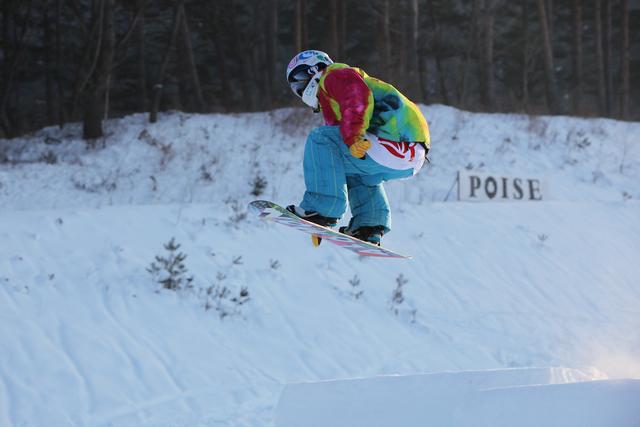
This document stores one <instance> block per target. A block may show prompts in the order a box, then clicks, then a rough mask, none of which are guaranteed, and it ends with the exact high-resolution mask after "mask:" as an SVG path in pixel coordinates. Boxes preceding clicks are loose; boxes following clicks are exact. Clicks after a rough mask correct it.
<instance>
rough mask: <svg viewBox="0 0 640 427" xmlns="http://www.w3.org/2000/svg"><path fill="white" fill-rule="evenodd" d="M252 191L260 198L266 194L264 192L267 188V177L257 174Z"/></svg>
mask: <svg viewBox="0 0 640 427" xmlns="http://www.w3.org/2000/svg"><path fill="white" fill-rule="evenodd" d="M251 185H252V187H253V188H252V190H251V194H252V195H254V196H256V197H258V196H260V195H262V194H263V193H264V190H265V189H266V188H267V180H266V178H265V177H263V176H262V175H260V173H257V174H256V176H255V177H254V178H253V182H252V183H251Z"/></svg>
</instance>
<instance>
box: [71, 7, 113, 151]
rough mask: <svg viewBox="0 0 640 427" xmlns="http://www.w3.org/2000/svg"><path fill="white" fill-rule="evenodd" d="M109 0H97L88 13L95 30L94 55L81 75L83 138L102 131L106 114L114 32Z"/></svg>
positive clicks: (100, 133) (96, 136)
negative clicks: (83, 96) (92, 19)
mask: <svg viewBox="0 0 640 427" xmlns="http://www.w3.org/2000/svg"><path fill="white" fill-rule="evenodd" d="M113 1H114V0H97V1H96V2H95V3H94V8H93V11H92V14H93V16H94V25H95V26H97V28H98V31H97V35H96V38H95V43H94V47H95V56H94V61H93V63H92V64H91V67H90V69H89V71H88V72H87V74H86V77H85V79H86V80H85V82H86V83H85V85H84V87H81V88H80V91H79V92H80V93H82V92H83V90H84V89H85V88H86V97H85V99H86V100H85V103H84V120H83V127H82V134H83V138H84V139H95V138H99V137H101V136H102V135H103V130H102V120H103V119H104V118H105V116H106V115H108V106H107V105H108V91H109V83H110V79H111V72H112V65H113V52H114V46H115V35H114V29H113Z"/></svg>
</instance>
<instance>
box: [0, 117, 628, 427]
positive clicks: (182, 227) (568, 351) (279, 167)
mask: <svg viewBox="0 0 640 427" xmlns="http://www.w3.org/2000/svg"><path fill="white" fill-rule="evenodd" d="M425 113H426V115H427V117H428V118H429V120H430V123H431V128H432V139H433V144H432V147H433V152H432V156H431V157H432V164H431V166H430V167H429V168H428V169H426V170H423V172H422V173H421V174H420V175H418V177H417V178H416V179H415V180H412V181H404V182H397V183H391V185H389V186H388V191H389V196H390V199H391V201H392V204H393V206H394V224H395V225H394V231H393V232H392V233H390V234H389V235H388V236H387V237H386V238H385V245H387V246H389V247H390V248H394V249H398V250H402V251H403V252H406V253H409V254H412V255H413V256H414V260H412V261H398V260H384V261H381V260H373V259H358V258H357V257H354V256H353V255H352V254H350V253H349V252H347V251H344V250H341V249H339V248H337V247H332V246H328V245H322V246H321V247H320V248H317V249H315V248H313V247H311V245H310V243H309V242H308V240H307V238H306V236H304V235H301V234H300V233H298V232H296V231H293V230H289V229H286V228H284V227H278V226H277V225H271V224H267V223H264V222H260V221H258V220H257V219H254V218H251V217H247V216H246V214H245V211H244V206H245V205H246V203H247V202H248V201H250V200H252V199H254V198H256V196H254V195H252V194H250V193H251V191H252V190H254V189H255V187H256V186H255V185H254V182H255V180H256V177H261V178H263V180H264V181H266V183H267V184H266V189H265V190H264V193H263V194H262V195H261V196H260V197H261V198H268V199H272V200H274V201H277V202H281V203H283V204H284V203H290V202H297V201H298V200H299V197H300V196H301V194H302V191H303V183H302V175H301V174H302V168H301V157H302V146H303V141H304V135H305V134H306V132H307V131H308V129H309V128H310V127H312V126H313V125H314V124H316V120H317V117H314V116H311V115H307V113H306V112H302V111H299V110H279V111H275V112H272V113H262V114H241V115H235V116H232V115H200V116H198V115H186V114H180V113H172V114H166V115H164V116H162V118H161V120H160V121H159V122H158V123H157V124H154V125H149V124H147V123H146V122H145V117H143V116H131V117H127V118H124V119H120V120H112V121H110V122H109V123H108V127H107V132H108V134H109V136H108V137H107V138H106V139H105V140H104V141H99V142H98V144H97V145H98V147H97V149H94V150H87V149H86V148H85V144H84V143H83V142H82V141H81V140H80V139H79V138H78V136H79V133H80V129H79V128H78V127H76V126H69V127H68V128H65V129H63V130H58V129H53V128H50V129H45V130H42V131H40V132H38V133H36V134H34V135H33V136H31V137H28V138H24V139H20V140H11V141H0V151H4V156H5V157H7V158H8V159H9V160H10V161H11V162H12V164H9V165H2V166H0V238H1V239H2V245H0V319H1V320H2V321H1V322H0V425H26V426H40V425H73V426H81V425H92V426H107V425H109V426H112V425H113V426H127V425H131V426H150V425H154V426H155V425H163V426H164V425H167V426H183V425H184V426H187V425H188V426H194V425H203V426H204V425H206V426H223V425H224V426H227V425H228V426H263V425H270V423H271V422H272V418H273V413H274V407H275V404H276V402H277V400H278V396H279V394H280V392H281V390H282V388H283V386H284V385H285V384H286V383H290V382H302V381H316V380H326V379H339V378H352V377H370V376H375V375H379V374H415V373H424V372H435V371H443V370H470V369H489V368H504V367H531V366H566V367H571V368H578V369H580V370H581V371H582V372H584V373H585V375H586V376H587V377H589V378H594V379H595V378H607V377H610V378H640V362H639V361H640V332H639V331H640V308H639V307H640V286H639V284H638V279H639V277H640V270H639V269H638V261H639V255H640V249H639V245H638V242H639V241H640V203H638V202H637V199H638V198H640V184H638V182H639V178H640V141H639V140H638V138H639V135H640V124H638V123H623V122H615V121H611V120H585V119H572V118H551V117H542V118H529V117H526V116H515V115H486V114H471V113H466V112H461V111H457V110H454V109H451V108H447V107H441V106H433V107H426V108H425ZM42 161H49V162H50V163H51V164H46V163H43V162H42ZM461 168H467V169H470V170H478V171H490V172H496V173H507V174H509V173H511V174H514V173H515V174H526V175H535V176H544V177H546V179H547V180H548V181H549V183H550V187H551V191H552V193H551V194H552V198H551V200H549V201H545V202H539V203H499V204H469V203H457V202H451V201H449V202H443V201H442V200H444V199H445V197H446V195H447V193H448V192H449V189H450V188H451V185H452V184H453V181H454V179H455V172H456V170H458V169H461ZM172 237H175V241H176V242H177V243H180V244H181V245H182V246H181V248H180V251H182V252H184V253H185V254H186V255H187V258H186V260H185V265H186V267H187V269H188V274H189V275H191V276H193V281H192V282H191V283H190V288H189V289H186V290H183V291H180V292H174V291H169V290H160V285H159V284H158V283H156V282H154V280H153V277H152V275H151V274H150V273H149V272H148V271H147V268H148V267H149V266H150V264H151V262H152V261H154V257H155V256H156V255H162V256H164V255H165V254H166V251H165V249H164V248H163V246H162V245H163V244H164V243H166V242H168V241H169V240H170V239H171V238H172ZM401 275H402V276H401ZM407 280H408V282H406V284H405V285H404V291H403V293H404V297H405V300H404V302H403V303H402V304H399V305H396V306H394V307H391V296H392V291H393V290H394V288H395V287H396V285H397V283H398V282H404V281H407ZM355 285H357V286H355ZM221 286H226V287H227V288H228V289H229V290H230V292H231V296H237V295H239V292H240V290H241V288H243V287H246V288H247V289H248V291H249V298H250V299H249V301H248V302H246V303H245V304H243V305H241V306H236V305H234V304H233V303H232V302H231V301H229V299H230V298H226V299H224V301H223V303H224V305H223V307H222V308H224V309H225V310H226V311H229V312H231V315H230V316H228V317H225V318H224V319H222V320H221V319H220V318H219V315H218V313H219V311H217V310H216V309H215V304H216V299H215V295H216V293H215V290H216V289H218V290H219V289H220V287H221ZM208 290H209V292H207V291H208ZM359 291H362V292H363V293H362V294H361V295H360V296H359V297H357V298H356V297H355V296H354V293H355V292H359ZM206 308H209V309H208V310H207V309H206ZM391 308H394V310H395V311H397V314H396V313H395V312H394V311H392V310H391Z"/></svg>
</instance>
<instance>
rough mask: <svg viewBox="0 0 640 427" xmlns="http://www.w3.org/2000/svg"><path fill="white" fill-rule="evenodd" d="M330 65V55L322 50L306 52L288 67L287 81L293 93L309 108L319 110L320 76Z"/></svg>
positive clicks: (298, 55) (294, 58) (300, 54)
mask: <svg viewBox="0 0 640 427" xmlns="http://www.w3.org/2000/svg"><path fill="white" fill-rule="evenodd" d="M330 64H333V61H332V60H331V58H329V55H327V54H326V53H325V52H322V51H320V50H305V51H303V52H300V53H299V54H297V55H296V56H294V57H293V59H291V61H290V62H289V65H288V66H287V81H288V82H289V86H290V87H291V90H292V91H293V93H295V94H296V95H297V96H299V97H300V98H302V101H303V102H304V103H305V104H307V105H308V106H310V107H312V108H314V109H317V108H318V97H317V95H318V87H319V83H320V74H321V73H322V71H324V69H325V68H327V67H328V66H329V65H330Z"/></svg>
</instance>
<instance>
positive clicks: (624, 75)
mask: <svg viewBox="0 0 640 427" xmlns="http://www.w3.org/2000/svg"><path fill="white" fill-rule="evenodd" d="M621 53H622V61H621V70H620V71H621V73H620V74H621V80H622V84H621V87H622V93H621V97H620V99H621V104H622V105H621V108H620V111H621V117H622V118H623V119H628V118H629V93H630V91H631V87H630V84H629V62H630V58H631V50H630V48H629V0H622V52H621Z"/></svg>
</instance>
